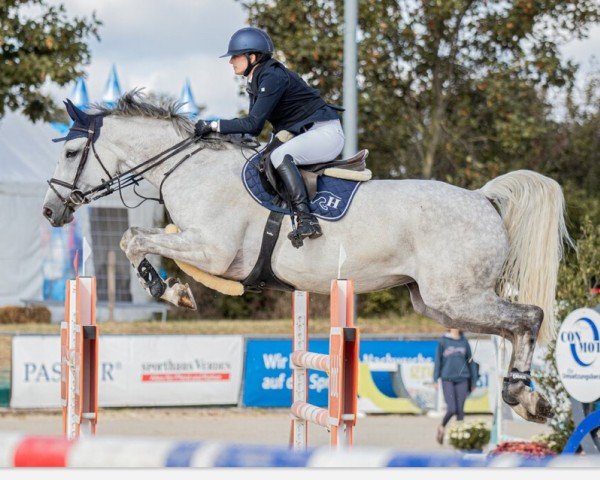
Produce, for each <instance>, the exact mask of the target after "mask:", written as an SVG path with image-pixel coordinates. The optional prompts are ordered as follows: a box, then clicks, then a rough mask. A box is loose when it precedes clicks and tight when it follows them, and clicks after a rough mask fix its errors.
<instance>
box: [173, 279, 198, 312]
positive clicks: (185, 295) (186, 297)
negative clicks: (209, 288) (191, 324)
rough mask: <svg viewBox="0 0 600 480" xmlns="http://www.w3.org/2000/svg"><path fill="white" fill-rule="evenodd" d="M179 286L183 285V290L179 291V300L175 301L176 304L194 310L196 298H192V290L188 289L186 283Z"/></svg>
mask: <svg viewBox="0 0 600 480" xmlns="http://www.w3.org/2000/svg"><path fill="white" fill-rule="evenodd" d="M181 286H182V287H183V291H181V292H180V293H179V300H178V302H177V306H178V307H183V308H188V309H190V310H196V308H197V306H196V300H194V295H192V291H191V290H190V287H189V285H188V284H187V283H186V284H185V285H181Z"/></svg>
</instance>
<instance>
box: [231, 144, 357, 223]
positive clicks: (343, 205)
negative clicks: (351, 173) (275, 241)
mask: <svg viewBox="0 0 600 480" xmlns="http://www.w3.org/2000/svg"><path fill="white" fill-rule="evenodd" d="M258 160H259V158H258V155H255V156H254V157H252V158H251V159H250V160H248V161H247V162H246V165H244V168H243V169H242V181H243V182H244V186H245V187H246V190H248V193H249V194H250V196H251V197H252V198H253V199H254V200H256V201H257V202H258V203H259V204H260V205H262V206H263V207H265V208H267V209H269V210H271V211H273V212H280V213H285V214H288V215H289V214H290V209H289V208H285V207H280V206H278V205H275V204H274V203H273V200H275V199H277V198H278V197H276V196H275V195H271V194H270V193H269V192H267V191H266V190H265V189H264V187H263V185H262V182H261V180H260V172H259V170H258ZM360 183H361V182H354V181H351V180H343V179H341V178H333V177H326V176H323V175H321V176H319V178H318V179H317V193H316V194H315V196H314V197H313V198H312V200H311V201H310V211H311V213H312V214H313V215H315V216H316V217H318V218H322V219H323V220H329V221H332V222H335V221H337V220H339V219H341V218H342V217H343V216H344V215H345V214H346V212H347V211H348V208H349V207H350V203H351V202H352V199H353V198H354V195H355V194H356V192H357V191H358V187H359V186H360Z"/></svg>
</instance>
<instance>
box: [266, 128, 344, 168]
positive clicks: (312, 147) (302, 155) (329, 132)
mask: <svg viewBox="0 0 600 480" xmlns="http://www.w3.org/2000/svg"><path fill="white" fill-rule="evenodd" d="M343 148H344V131H343V130H342V124H341V123H340V121H339V120H328V121H326V122H317V123H315V124H314V125H313V126H312V127H311V128H310V129H309V130H308V131H306V132H305V133H302V134H300V135H298V136H296V137H294V138H292V139H291V140H288V141H287V142H285V143H284V144H283V145H281V147H277V148H276V149H275V150H274V151H273V153H271V163H272V164H273V166H274V167H275V168H277V167H279V165H281V162H283V157H285V156H286V155H291V156H292V158H293V159H294V163H295V164H296V165H311V164H314V163H323V162H330V161H331V160H333V159H335V157H337V156H338V155H339V154H340V153H341V151H342V149H343Z"/></svg>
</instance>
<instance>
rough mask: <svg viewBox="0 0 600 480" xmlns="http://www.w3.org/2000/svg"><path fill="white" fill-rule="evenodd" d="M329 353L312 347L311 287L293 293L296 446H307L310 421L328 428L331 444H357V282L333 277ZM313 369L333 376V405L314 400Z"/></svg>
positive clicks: (293, 378)
mask: <svg viewBox="0 0 600 480" xmlns="http://www.w3.org/2000/svg"><path fill="white" fill-rule="evenodd" d="M330 305H331V306H330V322H331V330H330V334H329V355H323V354H319V353H313V352H309V351H308V317H309V294H308V292H303V291H295V292H294V293H293V294H292V310H293V317H294V325H293V334H294V338H293V351H292V359H291V360H292V369H293V372H292V381H293V401H292V407H291V412H292V434H291V437H292V438H291V441H290V443H291V446H292V447H293V448H294V449H295V450H302V449H306V448H307V436H308V422H312V423H315V424H317V425H320V426H321V427H325V428H327V429H328V430H329V433H330V441H329V443H330V446H331V447H341V446H347V447H349V446H351V445H352V444H353V429H354V426H355V425H356V418H357V407H358V343H359V340H358V336H359V333H358V329H357V328H356V327H355V326H354V283H353V281H352V280H340V279H338V280H333V281H332V282H331V290H330ZM308 369H313V370H319V371H322V372H326V373H327V374H328V375H329V396H328V405H327V408H321V407H317V406H315V405H312V404H310V403H308V373H307V371H308Z"/></svg>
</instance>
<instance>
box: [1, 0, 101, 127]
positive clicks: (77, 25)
mask: <svg viewBox="0 0 600 480" xmlns="http://www.w3.org/2000/svg"><path fill="white" fill-rule="evenodd" d="M100 25H101V22H100V21H99V20H98V19H96V17H95V14H92V16H91V18H89V19H87V18H78V17H74V18H69V17H67V15H66V11H65V7H64V6H63V5H61V4H58V5H57V4H56V3H55V2H49V1H47V0H0V29H1V34H0V118H1V117H2V116H4V114H5V113H6V111H7V110H18V109H23V113H24V114H25V115H27V116H28V117H29V118H30V119H31V120H33V121H37V120H40V119H42V120H50V119H53V118H55V116H56V115H57V111H56V106H55V104H54V101H53V100H52V98H51V97H50V96H49V95H47V94H44V93H43V92H42V86H43V85H44V84H45V83H46V82H47V81H49V82H53V83H55V84H57V85H60V86H62V85H66V84H68V83H69V82H71V81H73V80H75V79H76V78H78V77H80V76H82V75H83V70H82V68H81V67H82V65H85V64H87V63H89V60H90V52H89V48H88V45H87V44H86V43H85V39H86V38H87V37H89V36H90V35H91V36H94V37H96V38H97V39H99V37H98V28H99V26H100Z"/></svg>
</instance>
